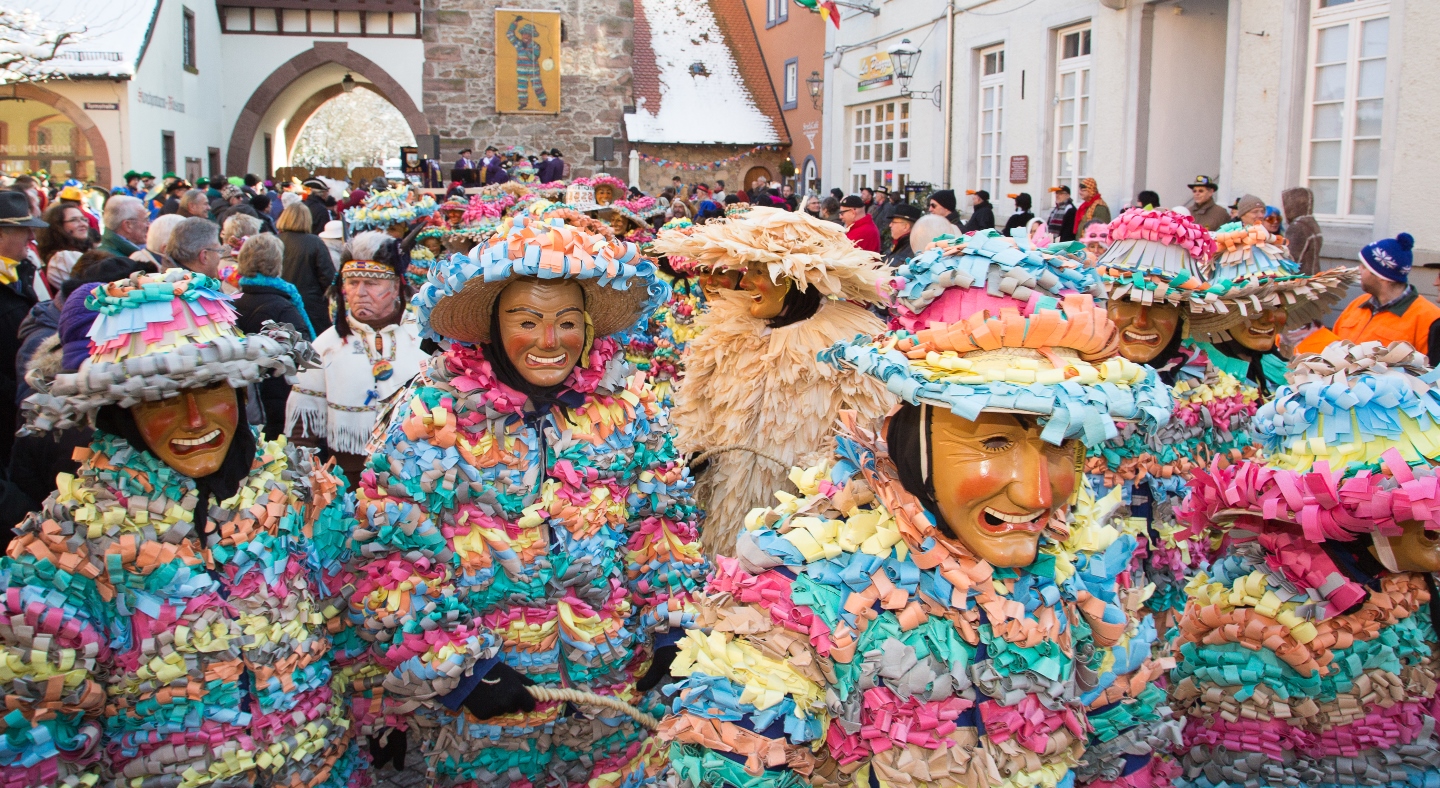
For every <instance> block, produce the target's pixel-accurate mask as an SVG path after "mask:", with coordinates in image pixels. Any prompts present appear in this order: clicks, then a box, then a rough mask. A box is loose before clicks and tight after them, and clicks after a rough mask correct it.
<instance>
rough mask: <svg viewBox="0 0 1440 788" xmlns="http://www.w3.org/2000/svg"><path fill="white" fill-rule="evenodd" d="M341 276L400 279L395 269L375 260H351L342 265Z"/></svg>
mask: <svg viewBox="0 0 1440 788" xmlns="http://www.w3.org/2000/svg"><path fill="white" fill-rule="evenodd" d="M340 276H342V277H347V276H353V277H355V278H357V279H399V278H400V277H398V276H396V275H395V269H394V268H391V267H390V266H388V265H384V264H383V263H377V262H375V261H374V260H351V261H349V262H347V263H345V264H344V265H342V266H340Z"/></svg>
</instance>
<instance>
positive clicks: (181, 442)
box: [170, 430, 220, 446]
mask: <svg viewBox="0 0 1440 788" xmlns="http://www.w3.org/2000/svg"><path fill="white" fill-rule="evenodd" d="M218 437H220V430H211V431H210V432H208V433H206V434H205V435H202V436H200V437H198V438H175V439H173V440H171V441H170V442H171V443H173V444H175V445H176V446H203V445H205V444H207V443H209V442H210V441H213V440H215V439H216V438H218Z"/></svg>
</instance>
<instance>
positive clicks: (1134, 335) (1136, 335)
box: [1125, 328, 1160, 342]
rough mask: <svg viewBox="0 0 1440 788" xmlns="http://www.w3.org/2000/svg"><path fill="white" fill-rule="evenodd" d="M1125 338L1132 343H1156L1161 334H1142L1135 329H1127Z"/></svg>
mask: <svg viewBox="0 0 1440 788" xmlns="http://www.w3.org/2000/svg"><path fill="white" fill-rule="evenodd" d="M1125 338H1126V339H1128V340H1130V341H1131V342H1154V341H1155V340H1157V339H1159V338H1160V335H1159V334H1142V333H1140V332H1138V331H1135V330H1134V329H1130V328H1127V329H1125Z"/></svg>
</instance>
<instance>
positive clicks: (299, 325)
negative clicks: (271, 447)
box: [234, 285, 315, 439]
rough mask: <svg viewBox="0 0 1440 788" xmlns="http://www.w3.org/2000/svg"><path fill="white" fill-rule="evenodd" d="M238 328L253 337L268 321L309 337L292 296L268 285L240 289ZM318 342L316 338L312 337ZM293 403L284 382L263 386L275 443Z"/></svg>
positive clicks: (262, 396) (262, 401)
mask: <svg viewBox="0 0 1440 788" xmlns="http://www.w3.org/2000/svg"><path fill="white" fill-rule="evenodd" d="M234 306H235V312H236V313H237V317H236V319H235V327H236V328H238V329H240V330H241V331H244V332H245V333H247V334H254V333H256V332H257V331H259V330H260V328H261V326H263V325H265V321H267V320H274V321H275V322H276V323H289V324H290V325H292V326H294V327H295V328H296V330H298V331H299V332H300V333H301V334H304V333H306V330H305V318H304V317H303V316H301V314H300V310H298V309H296V308H295V304H293V303H292V302H291V301H290V296H288V295H286V294H285V293H284V292H282V291H280V290H277V289H275V288H273V287H266V286H265V285H241V287H240V297H239V298H237V299H235V304H234ZM310 339H312V340H313V339H315V337H310ZM288 399H290V384H289V383H286V382H285V379H284V378H269V379H268V380H264V381H261V383H260V404H261V405H262V406H263V407H264V408H265V427H264V430H265V437H267V438H271V439H274V438H276V437H278V436H279V435H280V434H281V433H282V432H283V431H284V429H285V401H286V400H288Z"/></svg>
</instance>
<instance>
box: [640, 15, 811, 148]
mask: <svg viewBox="0 0 1440 788" xmlns="http://www.w3.org/2000/svg"><path fill="white" fill-rule="evenodd" d="M742 9H743V6H742ZM743 13H744V11H743V10H742V11H741V14H743ZM741 21H743V22H745V25H744V32H746V33H749V34H750V39H751V40H750V41H745V40H740V41H735V40H732V38H739V36H734V37H728V36H726V34H725V31H724V30H723V29H722V27H721V24H720V22H719V21H718V20H717V18H716V13H715V9H714V8H713V7H712V6H711V3H710V2H706V1H705V0H702V1H701V2H695V0H635V49H634V61H633V62H634V74H635V112H634V113H633V114H627V115H626V116H625V130H626V133H627V135H628V137H629V139H630V140H631V141H632V142H656V143H662V142H663V143H680V144H693V145H702V144H723V145H759V144H763V143H784V142H786V139H785V136H786V135H785V133H784V124H783V121H780V120H779V119H778V117H776V116H778V114H779V113H778V110H779V107H778V103H777V102H776V101H775V100H774V96H773V92H774V91H773V89H772V88H771V87H770V85H769V78H768V77H763V79H764V85H763V88H764V90H766V91H768V92H769V93H770V95H769V96H763V97H761V98H762V99H764V98H768V99H769V100H768V101H765V102H764V104H766V105H775V106H774V108H773V109H772V112H773V113H774V114H773V115H772V114H767V112H765V111H764V110H762V108H761V106H762V102H761V101H757V96H756V95H755V92H754V90H753V89H752V87H751V85H752V83H753V81H755V80H754V79H753V75H750V76H751V77H752V79H751V80H747V79H745V77H746V76H747V75H746V74H743V73H742V71H741V67H740V65H741V64H740V62H739V61H740V58H738V57H737V51H736V50H735V46H736V44H739V45H740V46H745V45H747V44H752V45H753V46H752V47H751V48H753V49H755V50H756V53H755V54H758V47H759V45H758V44H756V43H754V41H753V39H754V33H753V32H752V31H751V30H750V28H749V24H748V19H746V18H744V17H742V20H741ZM760 70H761V72H762V74H763V61H762V65H761V69H760ZM757 87H758V86H757Z"/></svg>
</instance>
